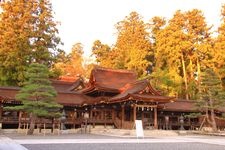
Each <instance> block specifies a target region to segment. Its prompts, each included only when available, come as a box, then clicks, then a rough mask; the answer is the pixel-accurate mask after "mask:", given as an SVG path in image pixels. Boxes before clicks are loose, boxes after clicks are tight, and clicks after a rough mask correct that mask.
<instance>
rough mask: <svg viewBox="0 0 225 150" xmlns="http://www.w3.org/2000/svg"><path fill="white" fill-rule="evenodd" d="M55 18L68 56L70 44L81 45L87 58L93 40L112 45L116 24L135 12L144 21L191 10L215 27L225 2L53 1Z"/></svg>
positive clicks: (166, 0) (194, 0) (206, 0)
mask: <svg viewBox="0 0 225 150" xmlns="http://www.w3.org/2000/svg"><path fill="white" fill-rule="evenodd" d="M52 4H53V11H54V12H55V19H56V20H57V21H60V22H61V25H60V26H59V28H58V29H59V32H60V37H61V39H62V41H63V42H64V46H63V49H64V50H65V51H66V52H67V53H68V52H70V51H71V48H72V45H73V44H75V43H78V42H80V43H82V44H83V47H84V52H85V55H86V56H89V55H90V54H91V47H92V44H93V42H94V41H95V40H100V41H101V42H102V43H104V44H108V45H110V46H111V45H112V44H113V43H115V40H116V36H115V33H116V30H115V24H116V23H117V22H119V21H122V20H123V19H124V18H125V16H128V15H129V14H130V12H132V11H136V12H137V13H138V14H140V15H141V16H142V17H143V20H144V21H145V22H147V21H149V20H150V19H151V18H152V17H154V16H161V17H165V18H166V19H170V18H172V16H173V14H174V13H175V11H176V10H179V9H180V10H182V11H187V10H191V9H194V8H197V9H200V10H202V11H203V13H204V16H205V17H206V20H207V22H208V25H214V27H215V28H217V26H218V24H219V23H220V12H221V8H222V7H221V6H222V4H225V0H64V1H63V0H52Z"/></svg>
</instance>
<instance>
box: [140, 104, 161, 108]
mask: <svg viewBox="0 0 225 150" xmlns="http://www.w3.org/2000/svg"><path fill="white" fill-rule="evenodd" d="M136 107H137V108H143V107H147V108H156V107H157V105H146V104H145V105H136Z"/></svg>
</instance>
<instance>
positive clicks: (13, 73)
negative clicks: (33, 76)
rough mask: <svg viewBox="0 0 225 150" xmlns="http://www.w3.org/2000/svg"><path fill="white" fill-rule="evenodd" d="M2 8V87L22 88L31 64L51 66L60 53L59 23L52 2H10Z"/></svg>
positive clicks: (12, 0) (0, 27) (0, 47)
mask: <svg viewBox="0 0 225 150" xmlns="http://www.w3.org/2000/svg"><path fill="white" fill-rule="evenodd" d="M1 7H2V11H3V12H2V13H1V14H0V84H4V85H22V83H23V81H24V79H25V78H24V74H25V72H26V69H27V67H28V66H29V64H30V63H32V62H38V63H43V64H46V65H48V66H50V65H51V63H52V62H53V61H54V59H55V56H56V55H57V54H58V52H59V51H60V50H59V49H58V48H57V45H58V44H60V43H61V42H60V38H59V37H58V36H57V34H58V30H57V28H56V26H57V23H56V22H55V21H54V20H53V14H52V6H51V3H50V2H49V0H11V1H7V2H5V3H2V4H1Z"/></svg>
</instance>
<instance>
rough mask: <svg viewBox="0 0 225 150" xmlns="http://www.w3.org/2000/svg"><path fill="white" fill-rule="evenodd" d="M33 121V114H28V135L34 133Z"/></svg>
mask: <svg viewBox="0 0 225 150" xmlns="http://www.w3.org/2000/svg"><path fill="white" fill-rule="evenodd" d="M35 121H36V116H35V115H34V114H32V113H30V127H29V130H28V132H27V134H28V135H32V134H33V133H34V128H35Z"/></svg>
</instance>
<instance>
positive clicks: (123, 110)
mask: <svg viewBox="0 0 225 150" xmlns="http://www.w3.org/2000/svg"><path fill="white" fill-rule="evenodd" d="M121 108H122V112H121V113H122V114H121V128H123V124H124V118H125V115H124V114H125V106H124V105H122V106H121Z"/></svg>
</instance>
